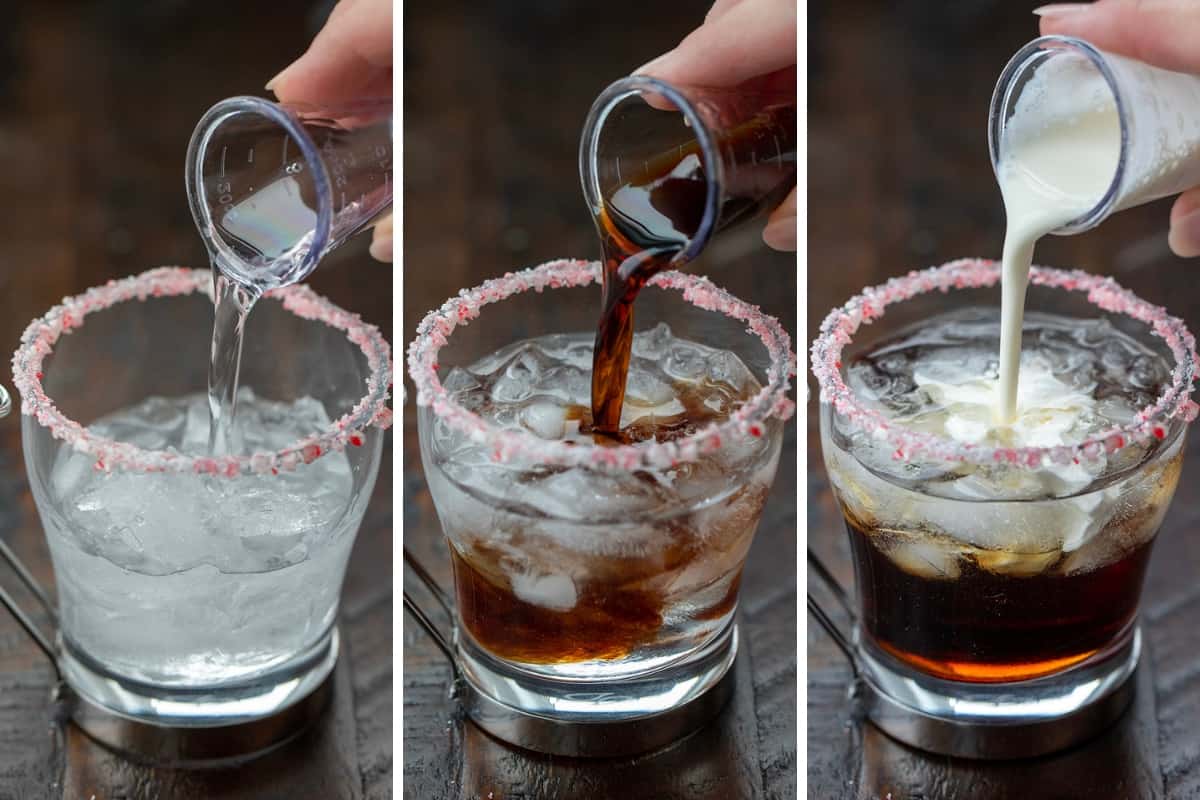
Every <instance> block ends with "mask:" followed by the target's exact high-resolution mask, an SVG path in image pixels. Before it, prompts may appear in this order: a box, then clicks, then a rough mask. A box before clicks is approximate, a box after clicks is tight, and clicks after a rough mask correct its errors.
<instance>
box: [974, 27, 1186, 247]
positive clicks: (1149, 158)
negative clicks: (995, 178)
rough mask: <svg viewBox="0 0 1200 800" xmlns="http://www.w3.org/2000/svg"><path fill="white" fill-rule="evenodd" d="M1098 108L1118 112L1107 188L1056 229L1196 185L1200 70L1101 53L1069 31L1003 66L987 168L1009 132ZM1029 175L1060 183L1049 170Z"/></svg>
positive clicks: (1090, 223)
mask: <svg viewBox="0 0 1200 800" xmlns="http://www.w3.org/2000/svg"><path fill="white" fill-rule="evenodd" d="M1104 107H1110V108H1114V109H1115V111H1116V115H1115V117H1116V119H1115V123H1114V124H1115V125H1116V127H1117V128H1118V129H1119V130H1113V131H1111V134H1112V136H1113V138H1114V139H1115V140H1118V141H1119V142H1120V150H1119V153H1118V155H1117V159H1116V163H1115V165H1114V166H1113V167H1112V175H1111V178H1110V180H1109V184H1108V189H1107V190H1106V191H1105V193H1104V195H1103V196H1102V197H1101V198H1100V199H1099V200H1098V201H1097V202H1096V204H1095V205H1094V206H1093V207H1092V208H1090V209H1088V210H1087V211H1086V212H1084V213H1083V214H1082V215H1080V217H1079V218H1078V219H1074V220H1072V221H1071V222H1069V223H1067V224H1066V225H1064V226H1063V227H1062V228H1061V229H1059V230H1057V231H1055V233H1057V234H1072V233H1080V232H1081V231H1085V230H1089V229H1091V228H1094V227H1096V226H1097V225H1099V224H1100V223H1101V222H1103V221H1104V220H1105V219H1107V218H1108V217H1109V215H1111V214H1114V213H1116V212H1118V211H1123V210H1124V209H1127V208H1132V207H1133V206H1136V205H1140V204H1142V203H1148V202H1150V201H1151V200H1157V199H1159V198H1160V197H1168V196H1170V195H1174V194H1179V193H1180V192H1182V191H1185V190H1187V189H1190V188H1192V187H1193V186H1196V185H1197V184H1200V115H1198V114H1197V109H1198V108H1200V77H1198V76H1196V75H1188V74H1185V73H1182V72H1171V71H1169V70H1165V69H1159V68H1157V67H1152V66H1150V65H1149V64H1145V63H1142V62H1140V61H1136V60H1134V59H1132V58H1128V57H1126V56H1120V55H1116V54H1114V53H1106V52H1104V51H1102V50H1099V49H1098V48H1096V47H1094V46H1093V45H1091V44H1089V43H1088V42H1085V41H1083V40H1082V39H1076V38H1073V37H1070V36H1042V37H1039V38H1037V39H1034V40H1033V41H1032V42H1030V43H1029V44H1027V45H1025V46H1024V47H1022V48H1021V49H1020V50H1018V51H1017V52H1016V54H1015V55H1013V57H1012V59H1011V60H1010V61H1009V62H1008V64H1007V65H1006V66H1005V67H1004V70H1003V71H1002V72H1001V74H1000V79H999V80H998V81H997V82H996V88H995V90H994V92H993V93H992V101H991V107H990V109H989V111H988V149H989V151H990V153H991V157H992V167H993V169H998V168H999V163H1000V161H1001V159H1002V157H1004V156H1005V155H1006V150H1007V146H1006V144H1007V143H1006V137H1009V136H1011V135H1012V133H1013V131H1018V132H1019V133H1020V135H1025V136H1029V135H1037V133H1038V132H1039V126H1042V125H1045V124H1046V123H1048V122H1054V123H1056V124H1059V125H1062V124H1064V122H1067V121H1070V120H1074V122H1073V123H1072V124H1078V123H1079V121H1080V120H1083V119H1086V118H1087V116H1088V115H1089V114H1091V113H1094V112H1095V111H1097V110H1100V109H1102V108H1104ZM1022 129H1024V130H1023V131H1022ZM1092 168H1093V169H1097V167H1092ZM1034 177H1035V178H1037V179H1038V180H1039V181H1042V182H1044V183H1046V184H1048V186H1049V188H1051V189H1059V188H1061V187H1058V186H1055V185H1054V179H1053V178H1051V177H1050V176H1046V175H1041V174H1035V175H1034ZM1106 177H1107V176H1106Z"/></svg>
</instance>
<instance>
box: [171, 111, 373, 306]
mask: <svg viewBox="0 0 1200 800" xmlns="http://www.w3.org/2000/svg"><path fill="white" fill-rule="evenodd" d="M391 172H392V99H391V98H380V99H378V100H370V101H363V102H357V103H354V104H350V105H346V106H342V107H339V108H317V107H312V106H304V105H292V104H288V105H281V104H279V103H274V102H271V101H269V100H264V99H263V98H260V97H231V98H229V99H227V100H222V101H221V102H219V103H217V104H216V105H215V106H213V107H212V108H210V109H209V110H208V112H207V113H205V115H204V116H203V117H202V118H201V119H200V122H199V124H197V125H196V130H195V132H194V133H193V134H192V139H191V142H190V143H189V144H188V152H187V175H186V180H187V194H188V203H189V205H190V206H191V209H192V216H193V217H194V218H195V220H196V227H197V228H198V229H199V231H200V235H201V237H202V238H203V239H204V243H205V245H206V246H207V247H208V250H209V255H210V256H211V257H212V259H213V262H214V263H215V264H216V265H217V266H218V267H219V268H220V269H221V270H222V271H223V272H225V273H226V274H227V275H229V276H230V277H232V278H233V279H234V280H237V281H238V282H240V283H242V284H244V285H246V286H251V287H254V288H256V289H258V290H259V291H267V290H269V289H273V288H276V287H279V286H287V285H289V284H293V283H296V282H298V281H300V280H303V279H304V278H305V277H306V276H307V275H308V274H309V273H310V272H312V271H313V269H314V268H315V267H316V265H317V263H318V262H319V261H320V260H321V257H322V256H324V255H325V254H326V253H328V252H329V251H330V250H332V249H334V248H335V247H337V246H338V245H339V244H341V243H342V242H343V241H345V240H346V238H347V237H349V236H351V235H352V234H354V233H356V232H358V231H359V230H362V229H363V228H364V227H365V226H366V225H367V224H368V223H370V222H371V221H372V220H373V219H374V218H375V217H376V216H378V215H379V214H380V213H381V212H382V211H384V210H386V209H387V208H388V207H390V206H391V204H392V179H391Z"/></svg>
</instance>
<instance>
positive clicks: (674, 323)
mask: <svg viewBox="0 0 1200 800" xmlns="http://www.w3.org/2000/svg"><path fill="white" fill-rule="evenodd" d="M599 272H600V269H599V265H598V264H595V263H590V264H589V263H586V262H577V261H560V262H552V263H550V264H546V265H543V266H541V267H538V268H535V269H532V270H524V271H522V272H518V273H516V274H510V275H507V276H505V277H504V278H500V279H496V280H493V281H488V282H487V283H485V284H483V285H482V286H480V287H477V288H475V289H472V290H470V291H466V292H463V293H461V294H460V295H459V296H458V297H456V298H454V299H452V300H450V301H449V302H448V303H446V304H445V305H444V306H442V308H441V309H439V310H437V311H434V312H432V313H430V314H429V315H428V316H427V317H426V318H425V320H424V321H423V322H422V323H421V325H420V326H419V327H418V337H417V339H416V340H415V341H414V343H413V345H412V346H411V348H410V353H409V366H410V374H411V375H412V377H413V380H414V382H415V383H416V385H417V388H418V395H417V403H418V406H419V408H418V414H417V419H418V427H419V436H420V443H421V460H422V465H423V467H424V472H425V479H426V481H427V482H428V485H429V489H430V493H431V495H432V496H433V500H434V504H435V506H436V509H437V514H438V517H439V519H440V521H441V524H442V529H443V531H444V533H445V536H446V541H447V544H448V545H449V549H450V553H451V559H452V563H453V566H454V583H455V587H454V599H453V601H450V600H449V598H446V605H447V608H448V609H449V610H450V611H451V613H452V617H453V623H454V624H453V631H452V632H451V634H449V635H445V634H440V635H441V641H442V644H443V646H444V648H445V649H446V651H447V653H448V654H449V655H450V656H451V657H452V658H453V660H454V662H455V664H456V668H457V670H458V671H459V673H460V674H461V676H462V678H463V679H464V682H465V684H466V687H467V689H468V693H467V700H466V705H467V711H468V714H470V715H471V717H472V718H473V719H474V720H475V721H476V722H477V723H478V724H479V725H480V726H481V727H483V728H484V729H485V730H487V731H489V732H491V733H493V734H494V735H496V736H498V737H499V738H501V739H504V740H505V741H509V742H513V743H516V744H519V745H521V746H524V747H528V748H530V749H534V750H539V751H543V752H552V753H562V754H573V755H617V754H628V753H633V752H640V751H644V750H648V749H651V748H653V747H656V746H659V745H661V744H664V743H666V742H668V741H671V740H673V739H675V738H677V737H679V736H681V735H683V734H684V733H686V732H688V731H690V730H691V729H692V728H694V727H695V726H696V725H697V724H699V723H700V722H702V721H704V720H705V719H707V718H708V717H710V716H711V715H712V714H714V713H716V711H717V710H719V709H720V708H721V705H722V703H723V701H724V699H725V698H726V697H728V691H729V688H730V687H729V683H728V681H727V680H723V679H725V678H726V676H727V674H728V670H729V667H730V665H731V664H732V663H733V660H734V657H735V656H736V653H737V626H736V624H735V623H734V616H735V611H736V605H737V592H738V586H739V581H740V576H741V571H742V567H743V565H744V563H745V559H746V555H747V552H748V550H749V548H750V543H751V540H752V538H753V536H754V531H755V528H756V527H757V525H758V520H759V516H760V514H761V512H762V508H763V504H764V503H765V501H766V497H767V494H768V491H769V489H770V486H771V483H772V481H773V480H774V475H775V469H776V466H777V464H778V459H779V452H780V446H781V437H782V431H783V427H784V421H785V420H786V419H787V418H788V416H790V414H791V413H792V408H793V406H792V403H791V401H790V400H788V398H787V391H788V388H789V376H790V375H791V374H792V373H793V371H794V366H793V365H792V360H791V359H792V355H791V353H790V339H789V338H788V336H787V334H786V333H785V332H784V331H783V329H782V328H781V327H780V326H779V324H778V322H776V321H775V320H772V319H770V318H767V317H764V316H763V315H762V314H761V313H760V312H759V311H758V310H757V309H756V308H754V307H753V306H750V305H748V304H746V303H743V302H741V301H739V300H736V299H735V298H733V297H731V296H729V295H727V294H726V293H724V292H723V291H721V290H718V289H717V288H715V287H713V286H712V285H711V284H709V283H708V282H707V281H703V280H702V279H699V278H695V277H688V276H683V275H681V274H679V273H677V272H666V273H661V274H660V275H659V276H658V277H656V278H654V279H653V280H652V281H651V282H650V283H649V284H648V288H647V290H646V291H644V292H643V294H642V296H641V297H640V298H639V300H638V303H639V314H640V315H641V316H640V318H641V319H643V320H650V319H661V320H669V321H670V326H671V329H672V330H673V331H674V333H675V334H676V335H677V336H679V337H681V338H686V339H689V340H691V341H693V342H699V343H701V344H708V345H710V346H715V347H719V348H721V349H725V350H729V351H732V352H734V353H735V354H736V355H738V356H739V357H740V358H741V359H742V361H743V362H744V363H745V364H746V366H747V367H748V368H749V369H750V370H751V372H752V373H753V374H754V375H755V377H756V378H757V379H758V381H759V383H760V384H761V386H762V387H763V388H762V389H761V391H760V392H758V393H757V394H756V395H754V396H753V397H751V398H749V399H748V400H747V401H746V402H745V405H743V406H742V408H741V410H740V411H739V412H737V413H735V414H734V416H733V417H731V418H730V419H728V420H727V421H725V422H723V423H720V424H719V425H717V426H710V427H707V428H704V429H702V430H700V431H698V432H697V433H695V434H693V435H691V436H690V437H688V438H686V439H681V440H678V441H676V442H670V443H643V444H640V445H621V446H604V445H599V444H597V445H591V444H572V443H571V442H568V441H563V440H557V439H546V438H541V437H539V436H537V435H535V434H534V433H529V432H523V431H522V432H516V431H512V430H504V429H501V428H500V427H498V426H497V425H496V424H495V423H493V422H490V421H485V420H484V419H483V418H482V417H481V416H479V415H478V414H476V413H475V412H474V411H473V410H470V409H468V408H466V407H464V406H463V405H460V404H459V403H458V402H457V401H456V400H455V399H454V394H453V391H454V388H455V387H454V386H450V387H447V386H446V385H443V381H444V380H447V376H448V374H449V373H450V371H451V370H452V368H453V367H455V366H459V367H466V366H468V365H470V364H473V363H475V362H476V361H477V360H479V359H480V358H483V357H484V356H487V355H489V354H492V353H494V352H495V351H496V350H498V349H499V348H500V347H501V346H504V345H509V344H512V343H513V342H514V338H520V339H523V338H525V337H532V336H538V335H541V334H553V333H557V334H561V333H564V332H574V331H582V332H589V331H590V329H592V328H593V326H594V319H593V317H592V315H591V313H589V312H590V310H591V308H590V307H591V303H588V302H586V301H585V299H586V297H587V296H591V295H590V292H589V291H587V290H586V289H585V288H584V287H588V286H590V284H592V283H593V282H595V281H597V280H598V279H599ZM530 290H533V291H530ZM593 291H594V290H593ZM548 293H552V296H547V295H548ZM485 306H487V307H485ZM747 324H749V326H750V328H751V329H752V330H747V327H746V326H747ZM468 325H469V327H467V326H468ZM590 338H591V337H590V336H587V337H586V339H587V344H585V345H581V347H582V348H583V349H585V350H588V351H589V352H588V353H586V354H584V355H586V359H585V360H587V363H589V364H590ZM581 358H583V356H581ZM567 372H569V370H566V371H563V373H562V379H563V380H564V381H568V380H573V379H574V380H578V381H580V382H581V385H584V386H586V385H590V384H589V383H588V379H587V376H586V375H585V374H583V373H584V372H585V370H582V369H580V370H578V374H574V377H572V376H571V375H568V374H567ZM481 448H482V449H481ZM481 452H483V453H486V454H487V455H486V456H482V457H481V456H480V453H481ZM672 465H674V467H672ZM652 474H658V475H667V476H669V477H668V478H660V480H664V481H667V480H671V481H673V483H672V486H673V487H675V488H674V489H673V490H672V491H670V492H665V493H664V492H658V491H653V492H652V491H647V490H646V488H645V487H646V483H645V480H649V479H650V478H649V476H651V475H652ZM500 486H507V487H510V488H508V489H502V490H501V489H497V488H495V487H500ZM512 487H520V491H517V489H515V488H512ZM406 557H407V556H406ZM422 573H423V570H422ZM406 602H407V600H406ZM451 606H452V608H451ZM410 610H413V611H414V612H415V613H417V614H418V616H419V618H421V619H422V620H423V621H424V620H425V619H426V618H427V616H428V615H425V614H424V612H423V610H422V609H420V608H417V607H415V606H414V607H412V608H410ZM435 634H436V631H435ZM700 698H704V702H703V703H701V704H699V705H698V704H697V703H695V702H693V701H698V700H699V699H700Z"/></svg>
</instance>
